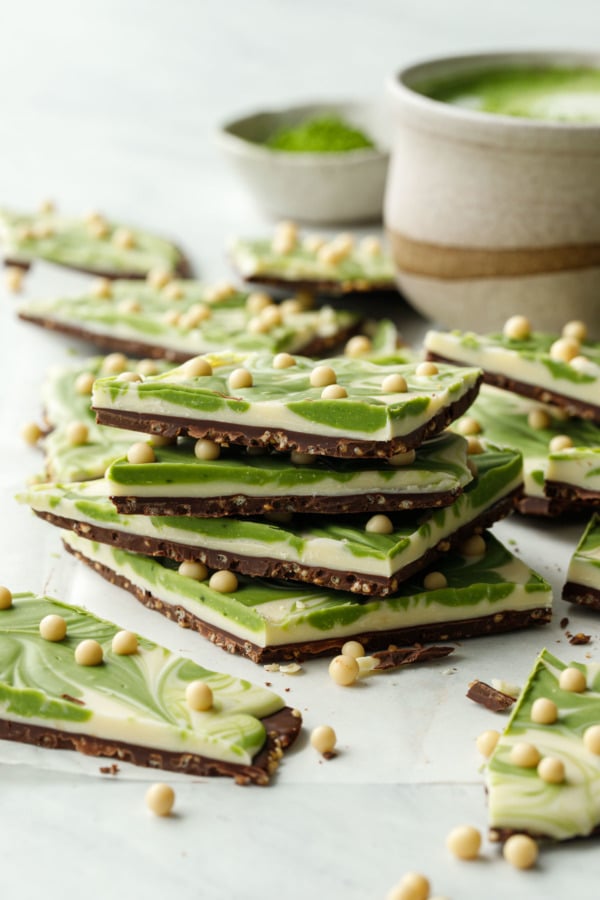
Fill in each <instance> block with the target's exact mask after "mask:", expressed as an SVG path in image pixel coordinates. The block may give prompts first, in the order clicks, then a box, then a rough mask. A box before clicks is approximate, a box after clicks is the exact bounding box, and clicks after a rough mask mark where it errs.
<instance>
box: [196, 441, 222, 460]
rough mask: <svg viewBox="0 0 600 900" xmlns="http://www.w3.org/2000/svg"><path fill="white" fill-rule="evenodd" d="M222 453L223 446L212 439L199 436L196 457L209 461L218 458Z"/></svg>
mask: <svg viewBox="0 0 600 900" xmlns="http://www.w3.org/2000/svg"><path fill="white" fill-rule="evenodd" d="M220 455H221V448H220V446H219V444H217V443H216V442H215V441H210V440H208V439H207V438H198V440H197V441H196V443H195V444H194V456H195V457H196V459H203V460H206V461H209V460H211V459H218V458H219V456H220Z"/></svg>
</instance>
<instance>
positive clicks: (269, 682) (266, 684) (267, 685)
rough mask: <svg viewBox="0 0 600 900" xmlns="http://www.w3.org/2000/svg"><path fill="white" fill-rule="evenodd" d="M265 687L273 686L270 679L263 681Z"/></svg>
mask: <svg viewBox="0 0 600 900" xmlns="http://www.w3.org/2000/svg"><path fill="white" fill-rule="evenodd" d="M265 687H273V682H272V681H265Z"/></svg>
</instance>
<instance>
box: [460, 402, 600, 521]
mask: <svg viewBox="0 0 600 900" xmlns="http://www.w3.org/2000/svg"><path fill="white" fill-rule="evenodd" d="M467 416H468V417H469V419H475V420H476V421H477V423H478V424H479V426H480V428H481V434H482V435H483V437H485V438H487V439H489V440H492V441H494V442H495V443H497V444H500V445H502V446H512V447H517V448H518V449H519V450H520V451H521V452H522V454H523V475H524V494H523V497H522V499H521V500H520V501H519V503H518V505H517V509H518V510H519V512H521V513H523V514H524V515H542V516H557V515H561V514H570V513H578V512H580V511H581V510H582V509H584V508H585V506H586V505H587V504H589V503H590V499H587V500H586V499H585V498H584V499H582V500H580V499H579V498H577V497H576V496H575V494H574V493H573V494H566V493H564V494H561V492H559V491H552V489H551V488H550V487H549V489H548V490H546V482H547V479H548V478H552V477H553V475H555V473H556V472H557V471H561V472H562V473H563V475H562V477H568V478H569V479H570V480H571V482H572V483H574V484H575V483H579V484H582V485H583V484H586V483H587V484H589V485H590V487H593V486H595V479H596V478H597V476H596V475H595V474H594V468H595V466H594V459H597V458H598V451H597V448H598V446H600V426H599V425H597V424H596V423H594V422H588V421H585V420H583V419H576V418H570V419H569V418H568V419H565V416H564V413H561V411H560V410H558V409H557V408H556V407H552V406H548V405H547V404H541V403H536V402H534V401H532V400H528V399H526V398H524V397H520V396H518V395H517V394H510V393H509V392H508V391H502V390H499V389H498V388H494V387H489V386H488V385H485V384H484V385H483V386H482V388H481V390H480V392H479V396H478V397H477V399H476V400H475V403H474V404H473V405H472V407H471V408H470V409H469V410H468V412H467ZM530 416H533V417H538V418H543V417H546V420H547V425H546V426H545V427H543V428H534V427H533V426H532V425H531V424H530ZM454 427H456V428H458V429H460V427H461V423H460V421H459V422H457V423H456V425H455V426H454ZM557 435H566V436H567V437H569V438H570V439H571V441H572V442H573V445H574V448H575V449H573V450H565V451H560V452H558V453H557V452H551V450H550V442H551V441H552V439H553V438H555V437H556V436H557ZM559 467H560V470H559ZM549 494H550V496H549ZM588 508H589V507H588Z"/></svg>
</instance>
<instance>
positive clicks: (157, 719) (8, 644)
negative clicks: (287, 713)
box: [0, 594, 284, 763]
mask: <svg viewBox="0 0 600 900" xmlns="http://www.w3.org/2000/svg"><path fill="white" fill-rule="evenodd" d="M49 614H58V615H60V616H62V617H63V618H64V619H65V620H66V622H67V636H66V637H65V638H64V639H63V640H62V641H59V642H50V641H47V640H44V639H43V638H42V637H41V636H40V633H39V623H40V620H41V619H42V618H43V617H44V616H46V615H49ZM117 631H119V628H118V627H117V626H116V625H113V624H112V623H111V622H107V621H105V620H103V619H99V618H97V617H96V616H94V615H92V613H90V612H87V611H86V610H83V609H80V608H79V607H75V606H68V605H66V604H64V603H60V602H59V601H57V600H52V599H50V598H48V597H43V596H35V595H33V594H18V595H16V596H15V598H14V602H13V606H12V607H11V608H10V609H7V610H0V717H1V718H3V719H9V720H13V721H30V722H32V724H38V725H46V726H48V727H50V728H57V729H60V730H66V731H74V732H78V733H84V734H93V735H97V736H99V737H102V738H106V739H108V740H110V739H114V740H122V741H126V742H130V743H133V744H140V745H143V746H150V747H157V748H160V749H165V750H173V751H176V752H177V751H180V752H185V751H187V752H193V753H200V754H203V755H206V756H208V757H210V758H213V759H221V760H229V761H232V762H238V763H248V762H251V760H252V758H253V757H254V756H255V755H256V753H257V752H258V751H259V750H260V749H261V748H262V746H263V744H264V741H265V729H264V726H263V724H262V722H260V721H259V719H260V718H262V717H264V716H267V715H270V714H272V713H274V712H276V711H277V710H279V709H281V708H282V707H283V706H284V703H283V701H282V699H281V698H280V697H278V696H277V695H276V694H273V693H272V692H271V691H268V690H266V689H265V688H263V687H258V686H256V685H253V684H251V683H250V682H248V681H245V680H241V679H237V678H233V677H231V676H229V675H222V674H219V673H216V672H212V671H210V670H208V669H205V668H204V667H203V666H200V665H198V664H197V663H195V662H192V660H189V659H185V658H184V657H181V656H178V655H177V654H176V653H172V652H171V651H169V650H166V649H165V648H164V647H160V646H158V645H157V644H154V643H152V642H151V641H147V640H145V639H140V641H139V649H138V652H137V653H135V654H133V655H131V656H121V655H117V654H115V653H114V652H113V651H112V649H111V641H112V638H113V637H114V635H115V634H116V632H117ZM90 638H91V639H94V640H96V641H98V642H99V643H100V644H101V645H102V648H103V650H104V662H103V663H102V664H101V665H99V666H82V665H78V664H77V663H76V662H75V658H74V651H75V648H76V647H77V645H78V644H79V642H80V641H82V640H84V639H90ZM197 679H200V680H202V681H206V682H207V684H209V685H210V687H211V688H212V691H213V696H214V704H213V708H212V709H211V710H210V711H208V712H202V713H200V712H193V711H192V710H190V709H189V707H188V705H187V703H186V700H185V689H186V687H187V685H188V684H189V683H190V682H191V681H195V680H197ZM65 695H68V696H65ZM69 698H74V700H72V699H69ZM77 701H78V702H77Z"/></svg>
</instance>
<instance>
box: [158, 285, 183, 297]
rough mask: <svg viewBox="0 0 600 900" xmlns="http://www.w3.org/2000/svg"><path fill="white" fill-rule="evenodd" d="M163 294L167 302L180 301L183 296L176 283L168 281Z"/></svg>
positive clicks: (180, 287)
mask: <svg viewBox="0 0 600 900" xmlns="http://www.w3.org/2000/svg"><path fill="white" fill-rule="evenodd" d="M163 294H164V296H165V297H166V298H167V300H181V299H182V298H183V297H184V296H185V292H184V290H183V287H182V286H181V285H180V284H179V282H178V281H170V282H169V284H168V285H167V286H166V287H165V289H164V290H163Z"/></svg>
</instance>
